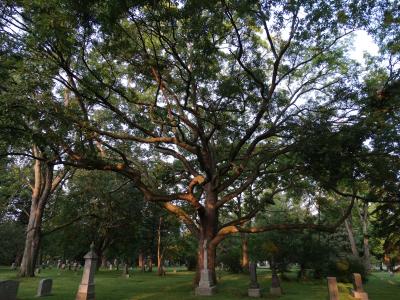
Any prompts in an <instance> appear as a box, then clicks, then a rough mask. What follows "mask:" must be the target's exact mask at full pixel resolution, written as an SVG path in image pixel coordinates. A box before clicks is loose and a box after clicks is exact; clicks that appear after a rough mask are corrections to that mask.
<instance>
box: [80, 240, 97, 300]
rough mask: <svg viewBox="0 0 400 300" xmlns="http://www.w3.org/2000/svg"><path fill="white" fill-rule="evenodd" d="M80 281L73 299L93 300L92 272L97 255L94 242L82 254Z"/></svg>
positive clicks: (94, 269) (94, 268)
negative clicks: (87, 250) (83, 254)
mask: <svg viewBox="0 0 400 300" xmlns="http://www.w3.org/2000/svg"><path fill="white" fill-rule="evenodd" d="M84 259H85V266H84V268H83V274H82V281H81V284H80V285H79V289H78V292H77V293H76V298H75V300H94V299H95V297H94V273H95V272H96V261H97V255H96V253H95V252H94V243H92V244H91V245H90V251H89V252H88V253H87V254H86V255H85V256H84Z"/></svg>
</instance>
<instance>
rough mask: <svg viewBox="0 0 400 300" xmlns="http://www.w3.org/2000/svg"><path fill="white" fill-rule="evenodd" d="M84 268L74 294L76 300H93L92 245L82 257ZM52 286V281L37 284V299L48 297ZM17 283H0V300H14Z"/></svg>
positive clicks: (93, 259) (94, 260) (94, 264)
mask: <svg viewBox="0 0 400 300" xmlns="http://www.w3.org/2000/svg"><path fill="white" fill-rule="evenodd" d="M84 258H85V266H84V268H83V274H82V280H81V284H80V285H79V288H78V292H77V293H76V298H75V299H76V300H92V299H93V300H94V299H95V297H94V273H95V271H96V260H97V255H96V254H95V252H94V244H93V243H92V245H91V246H90V251H89V252H88V253H87V254H86V255H85V256H84ZM52 286H53V280H52V279H42V280H41V281H40V283H39V287H38V291H37V297H44V296H49V295H50V294H51V289H52ZM18 287H19V282H18V281H13V280H4V281H0V300H16V299H17V294H18Z"/></svg>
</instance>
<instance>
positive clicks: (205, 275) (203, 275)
mask: <svg viewBox="0 0 400 300" xmlns="http://www.w3.org/2000/svg"><path fill="white" fill-rule="evenodd" d="M203 257H204V259H203V262H204V265H203V270H201V272H200V281H199V286H198V287H197V288H196V290H195V294H196V296H211V295H214V294H215V292H216V290H217V287H216V286H215V285H214V280H213V279H212V277H211V272H210V270H208V254H207V241H204V243H203Z"/></svg>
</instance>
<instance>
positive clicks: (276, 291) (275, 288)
mask: <svg viewBox="0 0 400 300" xmlns="http://www.w3.org/2000/svg"><path fill="white" fill-rule="evenodd" d="M269 292H270V294H271V295H275V296H281V295H282V288H281V282H280V280H279V277H278V274H277V273H276V269H275V267H273V268H272V277H271V288H270V289H269Z"/></svg>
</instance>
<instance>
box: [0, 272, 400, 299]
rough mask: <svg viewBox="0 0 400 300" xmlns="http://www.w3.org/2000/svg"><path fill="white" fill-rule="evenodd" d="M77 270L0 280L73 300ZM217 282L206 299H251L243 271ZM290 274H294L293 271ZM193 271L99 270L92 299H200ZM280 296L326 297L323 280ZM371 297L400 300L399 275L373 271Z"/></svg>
mask: <svg viewBox="0 0 400 300" xmlns="http://www.w3.org/2000/svg"><path fill="white" fill-rule="evenodd" d="M81 275H82V273H81V272H78V273H74V272H73V271H58V270H55V269H52V270H43V271H42V272H41V274H39V276H38V277H37V278H28V279H27V278H18V279H17V278H16V272H15V271H10V270H9V268H8V267H2V268H1V267H0V279H17V280H19V281H20V288H19V292H18V299H19V300H33V299H37V298H35V294H36V289H37V286H38V282H39V280H40V279H42V278H52V279H53V295H52V296H50V297H47V298H48V299H54V300H71V299H74V296H75V293H76V290H77V288H78V285H79V282H80V279H81ZM219 275H220V280H219V283H218V294H217V295H215V296H213V297H206V298H207V299H220V300H222V299H226V300H227V299H233V300H234V299H252V298H249V297H247V286H248V283H249V281H248V277H247V276H246V275H244V274H227V273H222V274H219ZM293 276H294V274H293ZM192 279H193V273H192V272H186V271H183V270H182V271H178V272H177V273H173V272H167V276H165V277H158V276H157V275H156V273H155V272H153V273H140V272H138V271H135V272H133V275H132V276H131V277H130V278H125V277H122V276H121V272H118V271H99V272H98V273H97V274H96V279H95V282H96V300H139V299H143V300H152V299H154V300H155V299H157V300H159V299H162V300H176V299H188V300H190V299H203V298H204V297H196V296H194V292H193V288H192ZM258 279H259V283H260V286H261V287H262V291H263V297H262V298H264V299H277V298H276V297H275V298H274V297H272V296H270V295H268V290H269V286H270V284H271V275H270V273H269V272H268V271H264V270H260V271H259V274H258ZM350 287H351V285H350V284H339V291H340V299H341V300H346V299H354V298H352V297H350V296H349V288H350ZM282 288H283V290H284V295H283V296H282V297H280V298H279V299H280V300H295V299H296V300H300V299H302V300H324V299H327V287H326V284H325V281H323V280H321V281H309V282H301V283H299V282H297V281H295V280H290V281H285V282H283V283H282ZM365 289H366V291H367V292H368V293H369V299H370V300H371V299H372V300H398V299H400V275H399V274H397V275H395V276H394V277H390V276H389V275H388V274H386V273H373V274H372V275H371V276H370V278H369V281H368V283H367V284H366V285H365Z"/></svg>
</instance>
